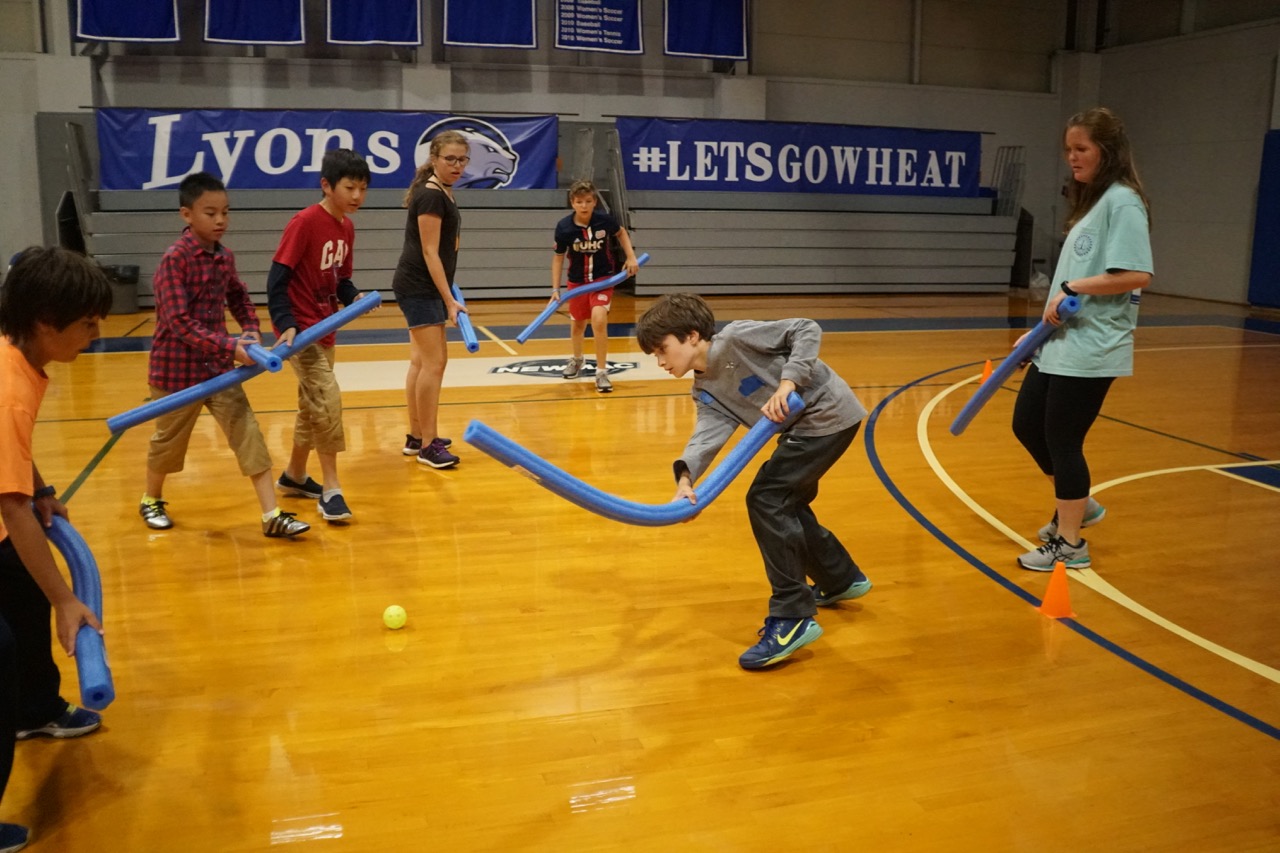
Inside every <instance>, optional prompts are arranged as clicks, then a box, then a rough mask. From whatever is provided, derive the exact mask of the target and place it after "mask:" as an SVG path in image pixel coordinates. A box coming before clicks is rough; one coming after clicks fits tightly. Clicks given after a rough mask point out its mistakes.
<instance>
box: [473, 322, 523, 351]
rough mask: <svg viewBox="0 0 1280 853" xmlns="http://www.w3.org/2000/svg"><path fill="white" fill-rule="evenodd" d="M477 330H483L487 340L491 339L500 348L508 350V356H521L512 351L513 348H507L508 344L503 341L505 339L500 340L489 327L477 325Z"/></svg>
mask: <svg viewBox="0 0 1280 853" xmlns="http://www.w3.org/2000/svg"><path fill="white" fill-rule="evenodd" d="M476 328H477V329H480V330H481V332H484V336H485V337H486V338H489V339H490V341H493V342H494V343H497V345H498V346H499V347H502V348H503V350H506V351H507V355H520V353H518V352H516V351H515V350H512V348H511V347H509V346H507V342H506V341H503V339H502V338H499V337H498V336H497V334H494V333H493V332H490V330H489V328H488V327H484V325H477V327H476Z"/></svg>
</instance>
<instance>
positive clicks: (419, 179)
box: [403, 130, 471, 207]
mask: <svg viewBox="0 0 1280 853" xmlns="http://www.w3.org/2000/svg"><path fill="white" fill-rule="evenodd" d="M446 145H463V146H466V148H467V150H468V151H470V150H471V144H470V143H469V142H467V138H466V137H465V136H463V135H462V134H461V133H458V131H456V130H446V131H444V132H443V133H441V134H439V135H437V136H434V137H432V139H431V147H430V148H429V149H428V151H427V159H426V160H425V161H424V162H423V164H422V165H421V166H419V167H418V171H416V172H414V173H413V181H412V182H411V183H410V184H409V189H407V190H405V192H404V204H403V206H404V207H408V206H409V200H410V199H412V198H413V191H414V190H416V189H417V188H418V187H425V186H426V185H427V181H429V180H431V176H432V175H434V174H435V173H436V167H435V166H433V165H431V163H432V161H433V160H435V159H436V158H437V157H439V156H440V150H441V149H442V148H444V147H445V146H446Z"/></svg>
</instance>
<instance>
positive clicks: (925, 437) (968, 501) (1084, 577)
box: [916, 374, 1280, 684]
mask: <svg viewBox="0 0 1280 853" xmlns="http://www.w3.org/2000/svg"><path fill="white" fill-rule="evenodd" d="M980 378H981V375H980V374H975V375H973V376H971V377H969V378H968V379H963V380H961V381H960V382H957V383H955V384H954V385H952V386H950V387H948V388H946V389H944V390H943V391H941V392H939V393H938V394H937V395H936V396H934V398H933V399H932V400H930V401H929V402H928V403H927V404H926V405H925V407H924V408H923V409H922V410H921V411H920V417H919V418H918V419H917V421H916V440H917V441H918V442H919V444H920V450H921V452H923V453H924V457H925V460H926V461H928V463H929V467H930V468H932V469H933V471H934V473H935V474H936V475H937V476H938V479H939V480H941V481H942V483H943V485H945V486H946V487H947V488H948V489H950V490H951V493H952V494H954V495H955V496H956V497H957V498H959V499H960V502H961V503H963V504H964V505H965V506H967V507H969V509H971V510H973V512H974V513H975V514H976V515H977V516H978V517H979V518H981V519H983V520H984V521H986V522H987V523H988V524H990V525H991V526H992V527H994V528H995V529H996V530H999V531H1000V532H1001V533H1003V534H1004V535H1005V536H1007V537H1009V538H1010V539H1012V540H1013V541H1014V542H1016V543H1017V544H1018V545H1019V546H1021V547H1023V548H1025V549H1027V550H1028V551H1030V550H1031V549H1032V548H1034V547H1036V546H1035V545H1034V544H1033V543H1032V542H1031V541H1030V540H1028V539H1025V538H1023V537H1022V536H1021V535H1020V534H1018V533H1016V532H1014V531H1013V530H1012V529H1010V528H1009V526H1008V525H1006V524H1005V523H1004V522H1002V521H1000V520H999V519H998V518H996V517H995V516H993V515H992V514H991V513H989V512H987V510H986V508H984V507H983V506H981V505H980V504H979V503H978V502H977V501H975V500H974V499H973V498H971V497H969V495H968V493H967V492H965V491H964V489H962V488H960V486H959V484H958V483H956V481H955V480H953V479H952V478H951V475H950V474H948V473H947V470H946V469H945V468H943V467H942V463H941V462H939V461H938V457H937V455H936V454H934V452H933V446H932V444H931V443H930V441H929V430H928V426H929V416H930V415H931V414H932V413H933V410H934V409H935V408H937V406H938V404H939V403H941V402H942V400H943V399H944V398H946V397H947V395H948V394H950V393H951V392H952V391H955V390H956V389H957V388H960V387H962V386H964V385H968V384H970V383H972V382H976V381H977V380H978V379H980ZM1274 464H1277V462H1267V461H1260V462H1230V463H1226V464H1223V465H1192V466H1187V467H1185V468H1169V469H1166V470H1164V471H1151V472H1147V473H1144V474H1133V475H1130V476H1128V477H1122V478H1120V479H1118V480H1113V481H1111V482H1108V483H1103V484H1102V485H1100V486H1098V487H1097V488H1095V489H1094V490H1093V493H1094V494H1097V493H1099V492H1101V491H1102V490H1103V489H1106V488H1108V487H1110V486H1113V485H1117V484H1119V483H1124V482H1129V481H1131V480H1138V479H1142V478H1143V477H1149V476H1157V475H1159V474H1168V473H1178V472H1181V471H1210V470H1214V469H1216V468H1233V467H1244V466H1252V465H1274ZM1257 485H1261V484H1257ZM1268 488H1269V487H1268ZM1067 576H1068V577H1070V578H1072V579H1073V580H1076V581H1079V582H1080V583H1082V584H1084V585H1085V586H1087V587H1089V588H1090V589H1092V590H1093V591H1094V592H1096V593H1098V594H1099V595H1102V596H1105V597H1106V598H1109V599H1111V600H1112V601H1114V602H1115V603H1116V604H1118V605H1120V606H1121V607H1124V608H1125V609H1127V610H1129V611H1131V612H1133V613H1134V614H1136V615H1138V616H1141V617H1142V618H1144V619H1146V620H1148V621H1150V622H1152V623H1153V624H1155V625H1159V626H1160V627H1161V628H1164V629H1165V630H1167V631H1170V632H1172V633H1173V634H1176V635H1177V636H1179V637H1182V638H1183V639H1184V640H1187V641H1188V642H1190V643H1194V644H1195V645H1197V646H1199V647H1200V648H1202V649H1204V650H1205V651H1207V652H1210V653H1211V654H1215V655H1217V656H1218V657H1220V658H1223V659H1224V660H1228V661H1230V662H1231V663H1234V664H1236V665H1237V666H1240V667H1243V668H1244V669H1247V670H1249V671H1250V672H1253V673H1256V674H1257V675H1261V676H1262V677H1263V678H1266V679H1268V680H1269V681H1272V682H1275V683H1277V684H1280V670H1278V669H1275V668H1273V667H1270V666H1267V665H1266V664H1264V663H1261V662H1259V661H1256V660H1254V659H1253V658H1249V657H1245V656H1244V655H1242V654H1240V653H1239V652H1233V651H1232V650H1231V649H1228V648H1226V647H1225V646H1220V645H1218V644H1217V643H1215V642H1213V641H1212V640H1209V639H1207V638H1205V637H1201V636H1200V635H1199V634H1196V633H1194V632H1192V631H1189V630H1187V629H1186V628H1183V627H1182V626H1181V625H1178V624H1177V623H1175V622H1171V621H1169V620H1168V619H1166V618H1165V617H1163V616H1161V615H1160V614H1158V613H1156V612H1155V611H1153V610H1151V609H1150V608H1148V607H1145V606H1143V605H1141V604H1139V603H1138V602H1136V601H1134V600H1133V599H1132V598H1130V597H1129V596H1127V595H1125V594H1124V593H1123V592H1121V591H1120V590H1118V589H1116V588H1115V587H1114V586H1113V585H1112V584H1110V583H1108V582H1107V581H1105V580H1103V579H1102V577H1101V576H1099V575H1098V573H1097V572H1095V571H1094V570H1093V569H1072V570H1071V571H1069V572H1067Z"/></svg>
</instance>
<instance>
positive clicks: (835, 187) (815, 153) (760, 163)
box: [617, 118, 982, 196]
mask: <svg viewBox="0 0 1280 853" xmlns="http://www.w3.org/2000/svg"><path fill="white" fill-rule="evenodd" d="M617 127H618V137H619V141H620V143H621V146H622V161H623V169H624V171H625V173H626V182H627V189H629V190H685V191H688V190H719V191H724V192H775V193H776V192H809V193H867V194H873V195H940V196H976V195H978V180H979V171H980V167H981V162H982V137H981V135H980V134H978V133H976V132H969V131H953V130H915V129H911V128H901V127H862V126H858V125H837V124H791V123H782V122H768V121H714V120H699V119H688V120H681V119H645V118H620V119H617Z"/></svg>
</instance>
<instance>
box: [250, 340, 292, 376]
mask: <svg viewBox="0 0 1280 853" xmlns="http://www.w3.org/2000/svg"><path fill="white" fill-rule="evenodd" d="M244 351H245V352H247V353H248V354H249V358H251V359H253V360H254V362H256V363H257V364H258V366H259V367H262V368H264V369H265V370H266V371H267V372H268V373H279V372H280V368H282V367H284V359H282V358H281V357H280V356H279V355H277V354H276V353H274V352H272V351H271V350H269V349H267V348H266V347H264V346H262V345H261V344H245V345H244Z"/></svg>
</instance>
